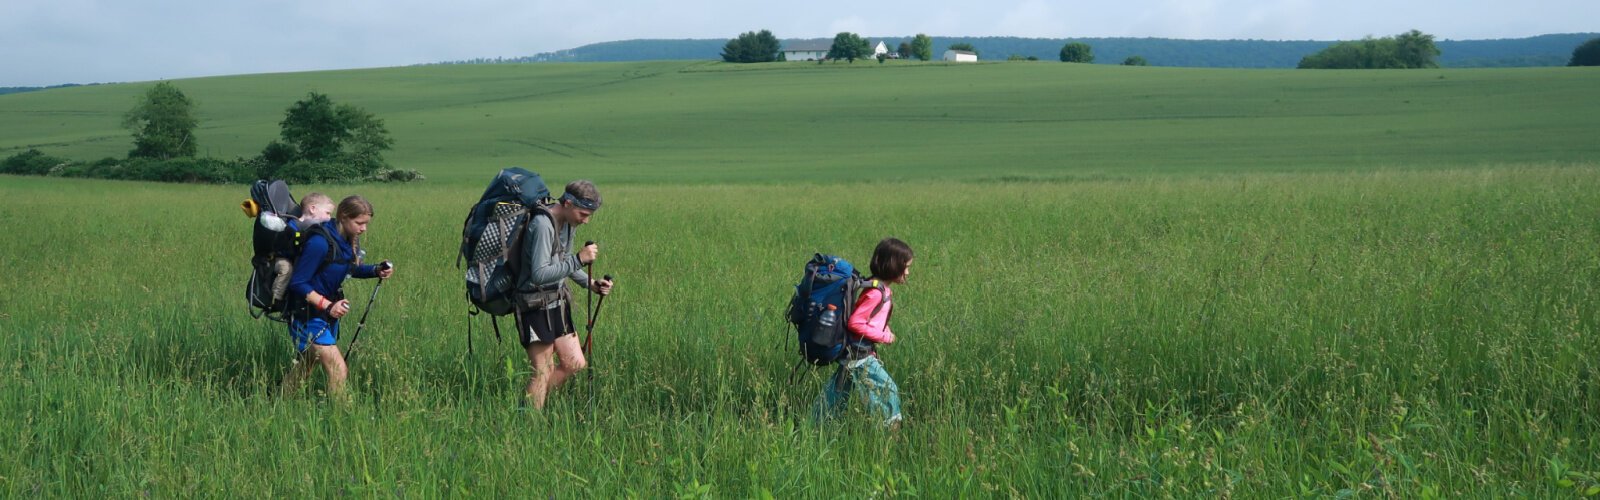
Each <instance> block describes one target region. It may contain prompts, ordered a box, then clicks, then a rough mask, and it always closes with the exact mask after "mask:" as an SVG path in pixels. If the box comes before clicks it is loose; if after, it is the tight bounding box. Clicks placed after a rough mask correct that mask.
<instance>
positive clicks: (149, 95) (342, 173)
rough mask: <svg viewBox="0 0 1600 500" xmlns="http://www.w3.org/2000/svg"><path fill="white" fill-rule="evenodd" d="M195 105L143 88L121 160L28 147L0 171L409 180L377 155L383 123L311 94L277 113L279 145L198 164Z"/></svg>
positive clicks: (129, 118) (127, 120) (387, 144)
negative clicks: (128, 144) (129, 142)
mask: <svg viewBox="0 0 1600 500" xmlns="http://www.w3.org/2000/svg"><path fill="white" fill-rule="evenodd" d="M194 108H195V103H194V101H193V100H191V99H189V97H188V96H187V95H185V94H184V93H183V91H182V90H179V89H178V87H177V86H175V85H173V84H171V83H170V82H161V83H158V84H156V85H155V86H154V87H151V88H150V90H148V91H146V92H145V93H144V95H143V96H141V97H140V98H139V101H138V103H137V104H135V105H134V107H133V109H130V110H128V112H127V114H126V115H124V116H123V122H122V124H123V126H124V127H126V128H128V129H130V130H132V133H133V149H132V150H131V151H129V152H128V155H127V157H126V158H104V159H101V160H98V161H94V162H78V161H73V160H69V159H66V158H59V157H54V156H49V155H46V154H44V153H43V152H41V151H38V150H35V149H29V150H27V151H24V152H22V153H18V154H16V155H12V156H11V157H8V158H6V159H5V160H4V161H0V173H4V174H17V175H52V176H62V177H94V178H105V179H127V180H149V181H162V182H210V183H229V182H251V181H254V180H255V179H284V180H288V181H290V182H297V183H298V182H348V181H359V180H366V181H402V182H404V181H413V180H421V179H422V178H423V177H422V175H421V174H419V173H417V171H415V170H395V169H392V168H390V166H389V163H388V162H387V161H386V160H384V158H383V152H384V151H388V150H389V149H391V148H392V147H393V146H394V140H393V139H391V138H390V137H389V131H388V129H387V128H385V127H384V125H383V120H382V119H379V118H378V117H377V116H375V115H373V114H372V113H370V112H367V111H366V110H364V109H362V108H360V107H357V106H353V105H350V104H334V102H333V100H332V99H329V98H328V96H326V95H324V94H319V93H316V92H312V93H310V94H308V95H307V96H306V98H305V99H302V100H300V101H297V102H295V103H294V105H292V106H290V107H289V109H288V110H287V111H286V112H285V116H284V119H283V121H282V122H280V123H279V126H281V127H282V130H281V132H280V134H279V136H280V140H274V141H272V142H271V143H269V144H267V147H266V148H265V149H264V150H262V152H261V154H260V155H258V156H255V157H252V158H235V159H232V160H224V159H218V158H200V157H197V156H196V154H197V152H198V151H199V141H197V140H196V139H195V134H194V132H195V129H196V128H197V127H199V125H200V121H199V119H197V118H195V115H194Z"/></svg>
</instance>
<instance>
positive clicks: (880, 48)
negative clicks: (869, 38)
mask: <svg viewBox="0 0 1600 500" xmlns="http://www.w3.org/2000/svg"><path fill="white" fill-rule="evenodd" d="M888 53H889V46H888V45H886V44H884V43H883V42H882V41H879V42H878V44H877V45H874V46H872V57H869V58H868V59H877V58H878V56H879V55H883V54H888Z"/></svg>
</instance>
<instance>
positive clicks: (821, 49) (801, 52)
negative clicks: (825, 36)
mask: <svg viewBox="0 0 1600 500" xmlns="http://www.w3.org/2000/svg"><path fill="white" fill-rule="evenodd" d="M831 48H833V41H832V40H827V41H820V42H819V41H803V42H795V43H792V44H788V45H786V46H785V47H784V48H783V60H785V61H821V60H823V59H827V58H828V49H831Z"/></svg>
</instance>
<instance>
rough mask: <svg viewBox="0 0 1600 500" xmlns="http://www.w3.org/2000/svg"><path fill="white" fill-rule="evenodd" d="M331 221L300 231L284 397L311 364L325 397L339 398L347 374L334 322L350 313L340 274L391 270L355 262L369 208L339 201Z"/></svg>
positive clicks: (381, 274)
mask: <svg viewBox="0 0 1600 500" xmlns="http://www.w3.org/2000/svg"><path fill="white" fill-rule="evenodd" d="M335 213H336V217H335V218H334V219H333V220H329V221H327V222H324V223H322V224H319V225H316V226H313V227H310V228H306V230H307V231H309V232H310V236H309V237H307V239H306V242H305V244H304V245H303V246H302V249H301V251H300V256H299V258H297V259H296V260H295V263H294V274H293V275H292V276H291V277H290V278H289V292H288V293H287V296H288V299H289V309H288V310H289V311H291V313H290V314H289V337H290V338H291V339H293V340H294V343H295V351H296V352H297V353H298V357H297V358H296V359H295V366H293V367H290V368H289V373H288V374H286V375H285V376H284V380H283V391H284V393H285V394H289V393H293V392H294V391H297V390H299V386H300V382H301V380H303V379H304V378H305V377H306V376H307V375H310V373H311V370H312V368H313V366H312V362H318V363H321V365H322V368H323V370H325V371H327V373H328V393H329V394H330V395H342V394H343V393H344V383H345V378H346V376H347V368H346V366H345V362H344V355H343V354H341V353H340V352H339V344H338V342H339V319H340V318H343V317H344V315H346V314H349V313H350V301H349V300H345V297H344V289H343V286H344V280H345V277H346V276H349V277H355V278H362V279H367V278H388V277H390V276H392V275H393V274H394V268H393V267H385V268H384V269H382V270H379V269H378V266H373V265H367V264H363V263H361V262H359V261H358V260H357V257H356V256H357V255H359V254H360V248H361V235H362V234H364V233H366V232H367V223H368V222H371V221H372V204H371V203H368V202H367V200H366V199H365V198H362V197H360V196H350V197H347V198H345V199H344V200H343V201H340V202H339V208H338V209H337V210H336V212H335Z"/></svg>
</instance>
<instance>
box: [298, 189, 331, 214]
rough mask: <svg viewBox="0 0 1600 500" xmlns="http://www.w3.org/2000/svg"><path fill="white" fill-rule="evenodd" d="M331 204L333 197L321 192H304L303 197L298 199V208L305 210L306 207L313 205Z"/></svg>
mask: <svg viewBox="0 0 1600 500" xmlns="http://www.w3.org/2000/svg"><path fill="white" fill-rule="evenodd" d="M332 204H333V198H329V197H328V195H325V194H322V193H318V192H312V193H309V194H306V197H305V198H301V199H300V209H301V210H305V208H306V207H309V206H313V205H332Z"/></svg>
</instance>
